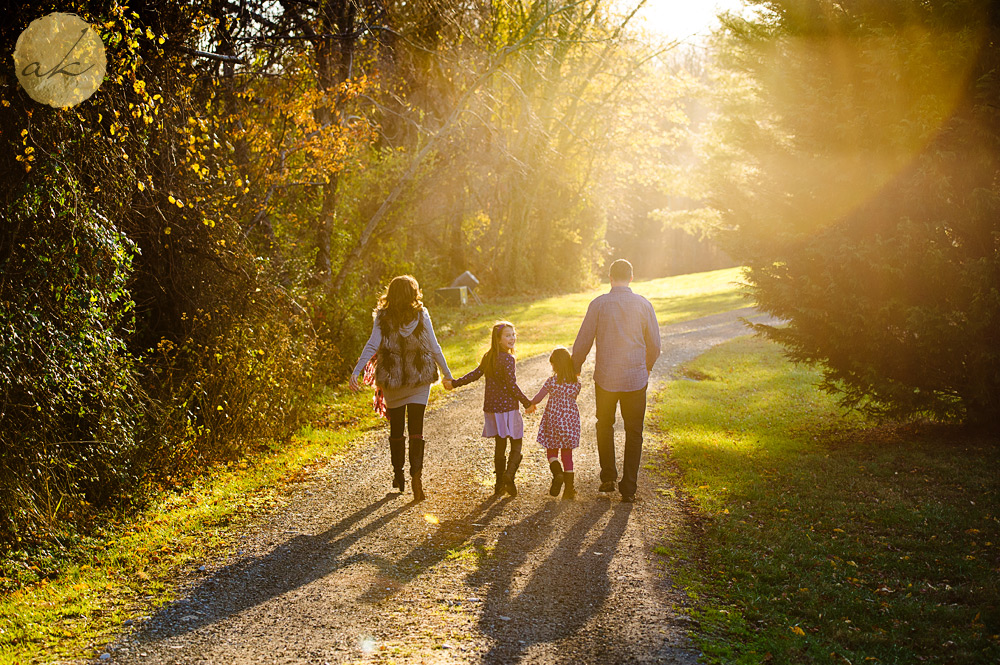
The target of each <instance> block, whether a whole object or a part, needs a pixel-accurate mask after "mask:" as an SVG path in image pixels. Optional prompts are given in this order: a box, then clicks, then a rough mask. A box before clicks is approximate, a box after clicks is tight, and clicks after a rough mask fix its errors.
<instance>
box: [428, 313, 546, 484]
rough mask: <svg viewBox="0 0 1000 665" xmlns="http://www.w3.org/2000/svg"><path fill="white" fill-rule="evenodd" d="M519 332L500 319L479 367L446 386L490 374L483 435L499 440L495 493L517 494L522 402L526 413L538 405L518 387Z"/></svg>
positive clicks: (484, 403) (487, 378)
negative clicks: (508, 448) (516, 345)
mask: <svg viewBox="0 0 1000 665" xmlns="http://www.w3.org/2000/svg"><path fill="white" fill-rule="evenodd" d="M516 343H517V331H516V330H514V324H512V323H510V322H509V321H498V322H497V323H495V324H494V325H493V331H492V332H491V334H490V350H489V351H487V352H486V354H485V355H484V356H483V359H482V361H481V362H480V363H479V367H477V368H476V369H474V370H472V371H471V372H469V373H468V374H466V375H465V376H463V377H461V378H460V379H455V380H454V381H451V382H450V386H449V384H448V383H446V384H445V387H446V388H449V387H450V388H457V387H459V386H464V385H466V384H469V383H472V382H473V381H476V380H478V379H479V378H480V377H482V376H485V377H486V391H485V392H486V394H485V396H484V398H483V416H484V418H485V420H486V424H485V425H484V426H483V437H484V438H492V439H493V440H494V442H495V447H494V451H493V467H494V471H495V472H496V484H495V485H494V490H493V493H494V494H497V495H499V494H503V493H504V492H507V493H508V494H510V495H511V496H517V487H516V486H515V485H514V476H515V475H516V474H517V468H518V467H519V466H520V465H521V440H522V439H523V438H524V421H523V420H522V418H521V410H520V405H519V403H520V404H523V405H524V406H525V407H526V410H525V412H526V413H533V412H534V410H535V407H534V406H533V405H532V404H531V402H530V401H529V400H528V398H527V397H526V396H525V395H524V393H523V392H521V389H520V388H519V387H518V386H517V375H516V372H515V368H514V345H515V344H516ZM508 439H509V440H510V455H509V456H508V455H507V452H506V449H507V441H508Z"/></svg>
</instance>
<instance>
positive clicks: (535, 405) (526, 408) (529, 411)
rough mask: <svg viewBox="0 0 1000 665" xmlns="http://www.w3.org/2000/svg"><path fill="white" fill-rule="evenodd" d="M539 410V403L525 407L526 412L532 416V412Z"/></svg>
mask: <svg viewBox="0 0 1000 665" xmlns="http://www.w3.org/2000/svg"><path fill="white" fill-rule="evenodd" d="M537 410H538V405H537V404H532V405H531V406H528V407H525V409H524V413H525V414H527V415H529V416H530V415H531V414H533V413H534V412H535V411H537Z"/></svg>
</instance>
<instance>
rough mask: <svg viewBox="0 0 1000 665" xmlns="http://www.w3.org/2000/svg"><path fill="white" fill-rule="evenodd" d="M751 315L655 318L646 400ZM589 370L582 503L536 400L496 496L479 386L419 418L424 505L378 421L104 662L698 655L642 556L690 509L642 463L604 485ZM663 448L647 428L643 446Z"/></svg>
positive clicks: (534, 373) (527, 373) (523, 373)
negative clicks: (391, 457) (517, 462)
mask: <svg viewBox="0 0 1000 665" xmlns="http://www.w3.org/2000/svg"><path fill="white" fill-rule="evenodd" d="M757 316H758V315H757V314H756V313H755V312H754V311H753V310H751V309H745V310H738V311H735V312H730V313H727V314H722V315H717V316H711V317H705V318H702V319H698V320H695V321H689V322H686V323H682V324H677V325H672V326H666V327H664V328H663V329H662V330H661V332H662V334H663V355H662V356H661V357H660V360H659V361H658V362H657V365H656V367H655V369H654V374H653V376H652V377H651V385H650V388H651V391H650V394H651V395H652V394H653V393H655V392H656V391H657V390H659V389H660V388H662V386H663V383H664V382H665V381H668V380H670V378H671V376H672V371H673V369H674V368H675V367H676V366H677V365H678V364H680V363H683V362H686V361H687V360H690V359H692V358H694V357H695V356H697V355H699V354H700V353H702V352H704V351H705V350H706V349H708V348H710V347H711V346H714V345H716V344H718V343H721V342H723V341H725V340H727V339H730V338H732V337H735V336H738V335H744V334H747V333H748V330H747V328H746V326H745V325H744V324H742V323H741V322H740V321H739V320H738V319H739V317H747V318H751V317H753V318H755V319H756V318H757ZM529 334H530V333H529ZM571 341H572V340H567V342H571ZM455 369H456V370H457V371H458V372H465V371H468V370H469V369H471V368H469V367H458V368H455ZM592 369H593V363H592V362H588V363H587V365H586V366H585V368H584V371H585V376H584V377H582V380H583V381H584V390H583V391H582V392H581V395H580V400H579V404H580V413H581V415H582V417H583V420H584V422H583V423H582V425H583V438H582V442H581V446H580V448H579V449H577V453H576V455H575V462H576V470H577V492H578V493H577V499H576V501H572V502H571V501H562V500H561V499H553V498H552V497H550V496H549V495H548V491H547V490H548V483H549V478H550V475H549V472H548V468H547V466H546V464H545V458H544V454H543V452H542V450H541V448H540V447H539V446H538V445H537V444H536V443H535V439H534V436H535V430H536V428H537V425H538V420H539V417H540V415H541V408H539V411H538V412H537V413H536V414H535V415H533V416H528V417H526V418H525V425H526V431H525V438H524V461H523V462H522V464H521V469H520V471H519V473H518V477H517V478H518V483H517V484H518V488H519V490H520V495H519V496H518V497H516V498H510V497H504V498H501V499H495V498H494V497H493V496H492V486H493V477H492V457H493V455H492V441H486V440H484V439H482V438H481V437H480V436H479V434H480V432H481V430H482V395H483V384H482V382H477V383H476V384H473V385H472V386H468V387H464V388H460V389H458V390H455V391H453V392H451V393H448V394H446V395H444V398H443V399H442V400H439V401H438V402H437V404H436V406H435V407H434V408H432V409H431V410H429V412H428V414H427V418H426V422H425V426H424V436H425V438H426V440H427V453H426V459H425V462H424V467H425V468H424V488H425V491H426V493H427V497H428V498H427V500H426V501H424V502H422V503H417V504H415V503H413V502H412V493H411V491H410V487H409V484H407V488H406V493H405V494H403V495H400V494H399V493H398V492H396V491H395V490H391V491H390V487H391V479H392V475H391V469H390V466H389V462H388V446H387V445H386V443H385V432H383V431H376V432H372V433H371V434H370V435H369V436H368V437H367V439H366V441H365V442H364V443H363V444H362V445H360V446H359V447H358V448H357V449H356V451H355V452H354V453H352V455H351V456H350V458H349V459H346V460H344V461H343V462H342V463H341V464H336V465H333V468H330V469H328V470H327V471H326V472H324V473H323V474H322V475H319V476H318V477H316V478H314V479H313V480H312V481H310V482H307V483H304V484H303V486H302V487H300V488H299V489H297V490H295V493H294V495H293V496H292V497H291V500H290V502H289V503H288V504H287V505H286V506H285V507H284V508H283V509H281V510H279V511H276V512H275V513H274V514H272V515H267V516H263V517H262V520H261V523H260V524H258V525H257V526H255V527H254V528H253V529H246V530H244V531H243V532H241V533H239V534H236V535H235V536H234V537H235V538H236V539H237V543H236V549H237V554H235V555H233V557H232V558H230V559H228V560H225V561H219V562H216V563H215V564H214V565H209V566H207V568H206V570H205V571H203V572H200V573H198V574H197V575H196V576H194V577H192V578H191V579H190V580H188V581H187V582H186V584H185V586H184V588H183V589H182V597H181V599H180V600H178V601H176V602H173V603H170V604H169V605H167V606H165V607H164V608H162V609H161V610H160V611H159V612H158V613H156V614H155V615H154V616H152V617H150V618H149V619H147V620H145V621H142V622H139V623H138V624H137V625H136V626H134V627H133V629H132V631H131V632H129V633H126V634H124V635H122V636H121V637H120V639H119V640H118V641H117V642H116V643H115V644H113V645H111V646H110V647H109V649H108V654H110V661H111V662H120V663H220V664H222V663H226V664H228V663H307V662H308V663H349V662H364V663H497V664H499V663H595V664H596V663H684V664H693V663H695V662H696V660H697V656H698V652H697V651H696V650H694V649H693V648H692V646H691V644H690V642H689V639H688V637H687V631H686V625H687V623H686V619H685V618H684V617H683V616H682V613H681V609H680V608H681V606H683V605H684V603H685V602H686V601H685V596H684V594H683V593H681V592H679V591H677V590H675V589H674V588H672V586H671V584H670V580H669V562H667V563H666V565H664V563H663V562H662V561H660V562H657V561H655V560H654V559H655V558H656V557H655V555H654V554H653V552H652V548H653V545H654V544H655V543H656V542H660V541H662V540H663V539H664V537H665V535H667V534H668V533H669V530H670V529H673V528H676V525H679V524H681V523H682V521H683V519H684V516H683V514H682V512H681V510H680V508H679V506H678V504H677V502H676V500H674V499H671V498H669V497H670V496H672V493H670V492H657V491H655V490H656V489H657V488H660V489H662V488H663V486H664V485H665V482H666V481H664V480H663V479H662V478H660V477H654V474H650V473H648V472H646V471H642V470H641V471H640V474H639V491H638V493H637V497H638V501H637V503H635V504H623V503H621V502H620V501H619V500H618V495H617V493H615V494H612V495H610V496H609V495H605V494H598V493H597V485H598V475H597V474H598V462H597V451H596V446H595V444H594V434H593V432H594V416H593V413H594V396H593V387H592V386H593V383H592V381H591V377H590V374H589V372H590V370H592ZM517 371H518V382H519V384H520V385H521V387H522V388H523V389H524V391H525V392H526V393H528V394H529V395H532V394H534V392H535V391H536V390H537V389H538V387H540V386H541V384H542V382H543V381H544V379H545V378H546V376H547V374H548V372H549V367H548V363H547V362H546V357H545V356H539V357H535V358H530V359H526V360H523V361H520V362H518V368H517ZM620 427H621V425H620V422H619V424H618V431H617V433H616V438H617V439H618V445H619V460H620V456H621V452H620V451H621V441H622V436H623V434H622V432H621V431H620ZM659 445H660V442H658V441H657V440H656V438H655V436H654V435H653V434H652V433H651V432H649V431H648V429H647V437H646V447H645V451H644V455H647V453H649V452H650V451H651V450H654V449H657V448H658V447H659ZM647 456H648V455H647ZM100 662H108V658H107V657H105V660H104V661H100Z"/></svg>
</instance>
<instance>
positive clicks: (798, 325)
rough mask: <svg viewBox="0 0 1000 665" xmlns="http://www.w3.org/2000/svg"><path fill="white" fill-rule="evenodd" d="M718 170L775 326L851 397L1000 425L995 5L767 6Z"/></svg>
mask: <svg viewBox="0 0 1000 665" xmlns="http://www.w3.org/2000/svg"><path fill="white" fill-rule="evenodd" d="M753 4H754V5H755V6H757V7H758V8H760V9H762V10H763V11H762V13H761V14H759V15H758V16H757V17H754V18H750V19H746V20H742V19H733V20H731V21H730V22H729V25H728V30H727V41H726V42H725V43H726V46H725V49H724V52H725V53H726V61H725V64H726V68H725V74H724V75H725V76H726V77H728V82H729V84H730V85H729V86H728V88H727V89H728V91H729V92H728V94H729V95H730V97H729V100H728V102H727V104H726V106H725V107H724V108H725V109H726V113H724V114H722V115H721V116H720V118H719V119H718V122H717V128H718V129H719V131H720V133H721V134H722V135H723V136H724V137H725V142H724V148H722V149H720V151H719V155H718V157H719V159H717V161H716V169H715V174H714V175H715V178H716V182H715V191H716V192H717V206H718V208H719V209H720V211H721V213H722V216H723V224H724V231H723V236H724V238H725V239H726V241H727V242H728V245H729V249H730V251H731V253H732V254H733V255H734V256H736V257H738V259H739V260H740V261H742V262H745V264H746V265H747V266H748V273H747V274H748V279H749V281H750V285H751V290H752V294H753V296H754V298H755V299H756V301H757V302H758V303H759V304H760V306H761V307H762V308H763V309H765V310H767V311H768V312H771V313H772V314H775V315H776V316H778V317H781V318H783V319H785V320H786V321H787V322H788V325H787V327H771V326H759V327H758V329H759V330H761V331H763V332H764V333H766V334H767V335H768V336H769V337H771V338H773V339H776V340H778V341H780V342H782V343H783V344H784V345H785V346H786V347H787V348H788V350H789V353H790V355H791V357H792V358H794V359H796V360H800V361H807V362H815V363H819V364H821V365H822V367H823V368H824V376H825V386H826V387H827V388H828V389H830V390H831V391H835V392H838V393H840V394H841V395H842V397H843V400H844V402H845V403H846V404H848V405H850V406H856V407H860V408H863V409H865V410H868V411H871V412H873V413H876V414H887V415H893V416H912V415H931V416H934V417H938V418H942V419H946V420H953V421H965V422H968V423H969V424H973V425H980V426H985V427H988V428H991V429H993V430H997V429H1000V13H998V10H997V9H996V3H989V2H984V1H981V0H962V1H959V2H955V1H948V2H943V1H942V2H925V3H909V2H902V1H900V2H896V1H893V2H864V1H858V2H836V3H834V2H826V1H825V0H817V1H809V2H805V1H803V0H774V1H767V2H756V3H753Z"/></svg>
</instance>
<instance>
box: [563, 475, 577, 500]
mask: <svg viewBox="0 0 1000 665" xmlns="http://www.w3.org/2000/svg"><path fill="white" fill-rule="evenodd" d="M563 480H564V482H565V483H566V487H565V488H564V489H563V500H564V501H572V500H573V499H574V498H575V497H576V490H575V489H573V472H572V471H566V472H564V473H563Z"/></svg>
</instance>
